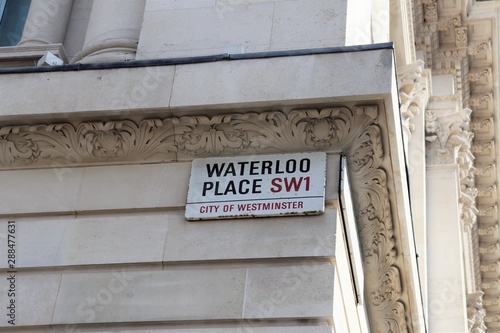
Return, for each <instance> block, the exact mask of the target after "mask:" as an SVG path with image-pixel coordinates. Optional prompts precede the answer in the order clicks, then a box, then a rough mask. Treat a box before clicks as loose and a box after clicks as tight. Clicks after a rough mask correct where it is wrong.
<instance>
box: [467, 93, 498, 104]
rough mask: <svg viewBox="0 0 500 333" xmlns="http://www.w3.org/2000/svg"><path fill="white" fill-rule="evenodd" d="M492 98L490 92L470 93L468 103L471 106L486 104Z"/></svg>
mask: <svg viewBox="0 0 500 333" xmlns="http://www.w3.org/2000/svg"><path fill="white" fill-rule="evenodd" d="M492 100H493V95H492V93H487V94H484V95H472V96H471V97H470V99H469V103H470V106H471V107H479V106H487V105H488V103H489V102H491V101H492Z"/></svg>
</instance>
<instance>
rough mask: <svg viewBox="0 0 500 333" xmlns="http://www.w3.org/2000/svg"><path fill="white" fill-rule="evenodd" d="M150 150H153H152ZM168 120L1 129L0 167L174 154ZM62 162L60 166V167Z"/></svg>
mask: <svg viewBox="0 0 500 333" xmlns="http://www.w3.org/2000/svg"><path fill="white" fill-rule="evenodd" d="M152 147H154V148H153V149H152ZM174 149H175V147H174V141H173V127H172V125H171V121H170V120H168V119H167V120H163V121H162V120H154V119H153V120H145V121H143V122H141V123H140V124H136V123H134V122H133V121H130V120H122V121H109V122H106V123H103V122H87V123H81V124H80V125H78V126H76V127H74V126H73V125H71V124H54V125H36V126H10V127H3V128H0V167H2V168H12V167H24V166H38V165H45V166H47V165H48V166H53V165H55V164H57V165H68V166H71V165H74V164H87V163H99V162H102V161H106V160H116V161H132V160H135V159H137V158H143V159H150V158H155V157H158V156H159V155H165V154H168V153H169V152H173V151H174ZM61 163H62V164H61Z"/></svg>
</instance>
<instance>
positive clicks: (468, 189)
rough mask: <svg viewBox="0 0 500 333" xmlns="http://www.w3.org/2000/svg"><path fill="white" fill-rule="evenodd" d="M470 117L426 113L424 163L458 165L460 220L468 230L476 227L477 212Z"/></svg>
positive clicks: (457, 113) (465, 114)
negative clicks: (426, 161) (425, 158)
mask: <svg viewBox="0 0 500 333" xmlns="http://www.w3.org/2000/svg"><path fill="white" fill-rule="evenodd" d="M470 114H471V110H470V109H463V110H462V111H460V112H447V113H440V114H438V112H437V111H432V110H427V112H426V140H427V142H428V143H427V160H428V162H429V163H430V164H455V163H456V164H458V166H459V178H460V198H459V204H460V208H461V219H462V223H463V224H464V226H465V228H466V230H469V231H470V230H471V228H472V227H473V226H474V225H475V223H476V221H477V213H478V210H477V208H476V197H477V189H476V187H475V181H474V172H475V167H474V155H473V154H472V138H473V136H474V135H473V134H472V133H471V132H470V131H469V121H470Z"/></svg>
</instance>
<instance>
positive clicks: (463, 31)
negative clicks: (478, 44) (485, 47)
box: [455, 27, 469, 47]
mask: <svg viewBox="0 0 500 333" xmlns="http://www.w3.org/2000/svg"><path fill="white" fill-rule="evenodd" d="M455 45H456V46H457V47H467V46H468V45H469V42H468V38H467V27H456V28H455Z"/></svg>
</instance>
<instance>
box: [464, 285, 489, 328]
mask: <svg viewBox="0 0 500 333" xmlns="http://www.w3.org/2000/svg"><path fill="white" fill-rule="evenodd" d="M483 295H484V293H483V292H482V291H478V292H474V293H471V294H468V295H467V323H468V328H469V332H472V333H483V332H486V329H487V328H486V325H485V324H484V320H485V315H486V310H484V308H483ZM484 302H485V301H484Z"/></svg>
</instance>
